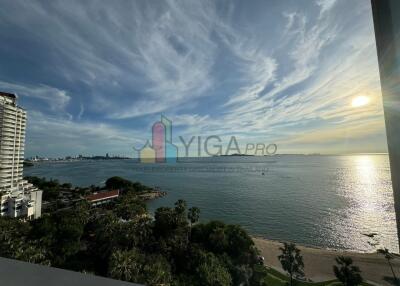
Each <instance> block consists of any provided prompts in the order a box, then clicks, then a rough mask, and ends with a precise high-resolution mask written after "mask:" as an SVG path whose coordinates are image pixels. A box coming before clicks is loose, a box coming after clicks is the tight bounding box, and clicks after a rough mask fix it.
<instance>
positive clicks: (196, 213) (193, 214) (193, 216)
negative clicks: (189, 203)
mask: <svg viewBox="0 0 400 286" xmlns="http://www.w3.org/2000/svg"><path fill="white" fill-rule="evenodd" d="M199 218H200V209H199V208H197V207H191V208H190V209H189V212H188V220H189V222H190V228H192V225H193V224H194V223H196V222H198V220H199Z"/></svg>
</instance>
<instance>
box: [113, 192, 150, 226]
mask: <svg viewBox="0 0 400 286" xmlns="http://www.w3.org/2000/svg"><path fill="white" fill-rule="evenodd" d="M114 209H115V214H116V215H117V216H118V217H120V218H122V219H124V220H131V219H135V218H137V217H140V216H142V215H145V214H147V207H146V204H145V203H144V202H143V201H142V200H141V199H140V198H138V197H137V196H136V195H135V194H133V193H128V194H126V195H124V196H122V197H121V198H120V199H119V201H118V202H117V204H116V206H115V208H114Z"/></svg>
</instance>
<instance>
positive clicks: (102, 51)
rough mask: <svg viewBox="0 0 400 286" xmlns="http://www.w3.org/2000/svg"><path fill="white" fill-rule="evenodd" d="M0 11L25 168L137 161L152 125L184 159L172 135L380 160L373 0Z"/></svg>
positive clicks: (70, 5)
mask: <svg viewBox="0 0 400 286" xmlns="http://www.w3.org/2000/svg"><path fill="white" fill-rule="evenodd" d="M0 8H1V9H0V33H1V37H2V39H3V41H2V45H0V52H1V54H2V57H0V91H4V92H11V93H16V94H17V95H18V96H19V99H18V102H19V104H20V105H21V106H22V107H24V108H25V109H26V110H27V113H28V119H29V120H28V126H27V136H26V150H25V154H26V157H32V156H36V155H38V156H41V157H53V158H54V157H64V156H68V155H75V154H84V155H90V154H93V155H98V154H106V153H109V154H119V155H122V156H129V157H134V149H133V147H136V148H137V147H139V146H143V144H144V143H145V142H146V140H147V139H148V136H149V133H148V132H149V131H148V130H150V128H151V126H152V124H153V122H155V121H156V120H158V118H160V115H165V116H167V117H168V118H170V119H171V120H172V122H173V123H174V131H173V134H172V140H173V141H174V144H177V146H178V148H179V150H182V147H183V146H181V145H179V144H180V141H179V140H178V137H179V136H182V137H183V138H188V139H189V138H190V137H192V136H203V137H206V136H211V135H218V136H220V137H221V138H223V139H224V138H229V137H230V136H235V137H236V138H237V139H238V142H239V144H241V145H245V144H247V143H249V142H265V144H271V143H273V144H277V146H278V153H297V154H299V153H305V154H309V153H321V154H343V153H345V154H347V153H385V152H387V146H386V136H385V128H384V119H383V110H382V100H381V93H380V82H379V71H378V63H377V56H376V47H375V38H374V30H373V22H372V13H371V7H370V2H369V1H345V0H315V1H307V0H304V1H273V0H271V1H251V2H243V1H218V2H215V1H165V2H147V1H134V2H128V3H127V2H125V3H122V2H121V3H107V2H101V5H100V4H99V2H97V1H84V2H82V1H68V2H66V1H51V2H41V1H20V0H17V1H7V2H2V3H0ZM15 15H18V17H15ZM223 141H224V142H225V141H226V142H228V141H229V140H223Z"/></svg>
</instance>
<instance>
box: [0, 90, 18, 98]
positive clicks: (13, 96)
mask: <svg viewBox="0 0 400 286" xmlns="http://www.w3.org/2000/svg"><path fill="white" fill-rule="evenodd" d="M0 96H6V97H9V98H12V99H17V96H16V95H15V94H13V93H8V92H3V91H0Z"/></svg>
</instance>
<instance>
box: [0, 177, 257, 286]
mask: <svg viewBox="0 0 400 286" xmlns="http://www.w3.org/2000/svg"><path fill="white" fill-rule="evenodd" d="M30 181H31V182H32V183H34V184H35V185H37V186H38V187H40V188H42V189H45V190H47V191H48V193H49V194H50V193H51V192H52V191H51V190H57V191H55V193H57V192H58V190H59V189H60V188H61V189H63V188H70V185H68V184H63V185H61V186H60V185H59V183H58V182H57V181H53V180H51V181H46V180H45V179H40V178H36V177H31V178H30ZM106 185H107V186H108V187H110V188H111V187H112V188H122V189H124V191H123V192H122V195H121V196H120V198H119V199H117V200H116V201H115V202H114V203H112V204H109V205H108V206H104V207H98V208H90V207H89V205H88V204H87V203H86V202H84V201H82V202H79V203H77V204H75V205H73V206H72V207H68V208H65V209H62V210H60V209H58V210H57V209H55V211H54V212H52V213H48V214H45V215H43V216H42V217H41V218H40V219H37V220H35V221H28V222H22V221H19V220H17V219H7V218H0V255H1V256H4V257H10V258H16V259H20V260H24V261H29V262H34V263H41V264H47V265H52V266H56V267H62V268H67V269H71V270H76V271H84V272H89V273H94V274H97V275H103V276H109V277H112V278H116V279H121V280H126V281H131V282H137V283H142V284H145V285H180V286H182V285H190V286H207V285H210V286H213V285H218V286H223V285H260V284H259V283H258V284H254V283H253V281H255V280H254V279H253V273H254V267H255V265H256V261H257V259H256V256H257V251H256V248H255V246H254V243H253V241H252V240H251V238H250V237H249V236H248V234H247V233H246V232H245V231H244V230H243V229H242V228H240V227H239V226H236V225H226V224H224V223H222V222H217V221H212V222H209V223H203V224H195V223H196V222H197V221H198V220H199V215H200V210H199V209H198V208H196V207H191V208H189V209H188V207H187V204H186V202H185V201H183V200H179V201H177V202H176V203H175V204H174V206H172V207H163V208H159V209H157V210H156V211H155V213H154V219H152V218H150V216H149V215H148V213H147V209H146V205H145V204H144V203H143V201H142V200H141V199H139V198H138V196H137V192H141V191H143V190H148V189H149V188H147V187H145V186H143V185H141V184H139V183H132V182H130V181H128V180H125V179H122V178H119V177H113V178H110V179H109V180H107V182H106ZM88 190H89V191H90V190H97V187H95V186H92V187H90V188H89V189H78V191H82V192H86V191H88ZM194 224H195V225H194ZM192 226H193V227H192Z"/></svg>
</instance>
